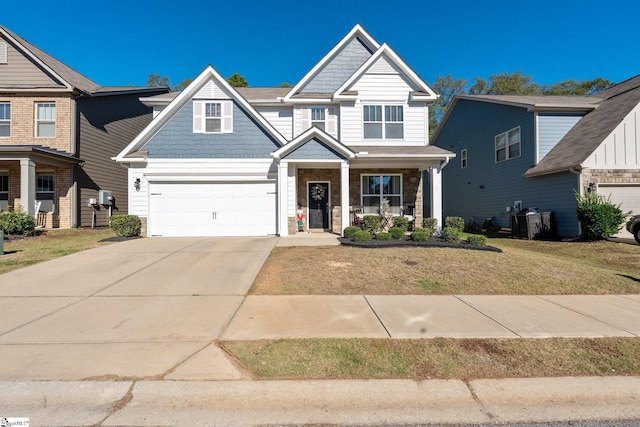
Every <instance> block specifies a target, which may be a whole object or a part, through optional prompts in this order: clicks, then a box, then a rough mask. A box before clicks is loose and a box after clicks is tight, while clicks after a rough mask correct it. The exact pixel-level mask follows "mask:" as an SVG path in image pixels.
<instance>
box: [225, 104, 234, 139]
mask: <svg viewBox="0 0 640 427" xmlns="http://www.w3.org/2000/svg"><path fill="white" fill-rule="evenodd" d="M222 133H233V102H231V101H225V102H223V103H222Z"/></svg>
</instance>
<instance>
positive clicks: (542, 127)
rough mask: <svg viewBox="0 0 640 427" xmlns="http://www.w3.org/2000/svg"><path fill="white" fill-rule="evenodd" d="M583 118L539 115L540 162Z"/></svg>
mask: <svg viewBox="0 0 640 427" xmlns="http://www.w3.org/2000/svg"><path fill="white" fill-rule="evenodd" d="M582 117H583V115H582V114H551V113H539V114H538V162H540V160H542V159H543V158H544V156H546V155H547V153H549V151H551V149H552V148H553V147H555V146H556V144H557V143H558V142H560V140H561V139H562V138H563V137H564V136H565V135H566V134H567V132H569V131H570V130H571V128H573V127H574V126H575V124H576V123H578V121H580V119H581V118H582Z"/></svg>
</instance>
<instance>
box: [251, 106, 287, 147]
mask: <svg viewBox="0 0 640 427" xmlns="http://www.w3.org/2000/svg"><path fill="white" fill-rule="evenodd" d="M255 109H256V110H257V111H258V112H259V113H260V114H262V115H263V116H264V118H265V119H267V121H268V122H269V123H271V125H272V126H273V127H275V128H276V130H277V131H278V132H280V133H281V134H282V136H284V137H285V138H286V139H288V140H289V139H292V138H293V109H292V108H291V107H255Z"/></svg>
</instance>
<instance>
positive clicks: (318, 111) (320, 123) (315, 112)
mask: <svg viewBox="0 0 640 427" xmlns="http://www.w3.org/2000/svg"><path fill="white" fill-rule="evenodd" d="M326 122H327V116H326V110H325V109H324V108H312V109H311V126H315V127H317V128H319V129H322V130H326Z"/></svg>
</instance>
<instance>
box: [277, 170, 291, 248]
mask: <svg viewBox="0 0 640 427" xmlns="http://www.w3.org/2000/svg"><path fill="white" fill-rule="evenodd" d="M288 172H289V162H280V164H278V197H277V200H278V209H277V211H278V213H277V215H278V234H279V235H280V236H288V235H289V220H288V218H287V201H288V200H287V199H288V191H287V189H288V177H289V173H288Z"/></svg>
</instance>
